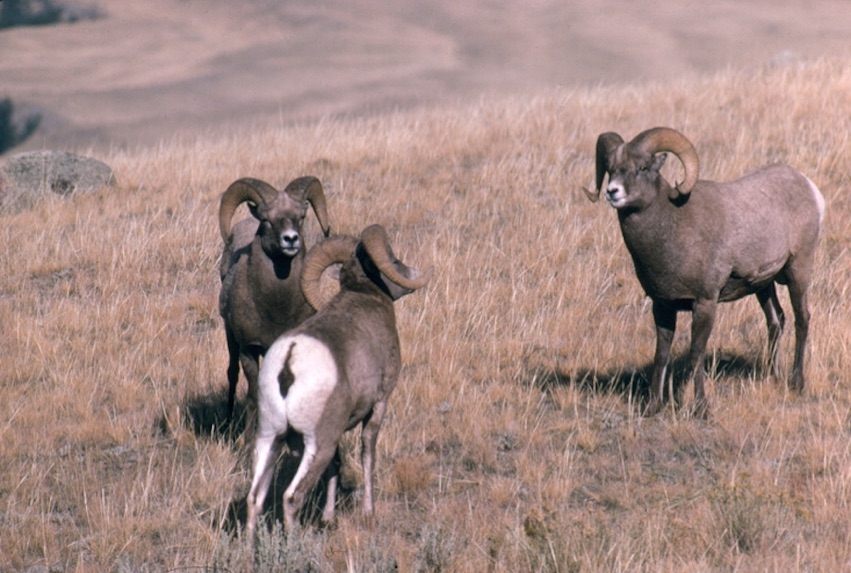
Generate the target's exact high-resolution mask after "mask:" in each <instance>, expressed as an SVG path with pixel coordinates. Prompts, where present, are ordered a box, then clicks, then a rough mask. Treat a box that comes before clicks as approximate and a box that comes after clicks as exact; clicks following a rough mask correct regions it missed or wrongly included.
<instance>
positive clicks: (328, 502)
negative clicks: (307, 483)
mask: <svg viewBox="0 0 851 573" xmlns="http://www.w3.org/2000/svg"><path fill="white" fill-rule="evenodd" d="M342 463H343V462H342V460H341V459H340V448H339V447H337V449H336V451H335V452H334V458H333V459H332V460H331V463H330V464H329V465H328V468H327V470H326V471H325V477H326V478H327V480H328V481H327V484H328V485H327V488H326V495H325V507H323V509H322V521H323V523H331V522H332V521H334V515H335V514H336V511H337V486H338V484H339V482H340V466H341V465H342Z"/></svg>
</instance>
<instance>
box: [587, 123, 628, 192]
mask: <svg viewBox="0 0 851 573" xmlns="http://www.w3.org/2000/svg"><path fill="white" fill-rule="evenodd" d="M621 144H623V138H622V137H621V136H620V135H618V134H617V133H614V132H612V131H609V132H606V133H601V134H600V136H599V137H598V138H597V151H596V153H595V160H594V163H595V164H596V166H597V180H596V182H597V187H596V191H591V190H590V189H588V188H587V187H583V188H582V190H583V191H584V192H585V196H586V197H588V199H590V200H591V202H592V203H596V202H597V201H598V200H599V199H600V190H601V189H602V187H603V178H604V177H605V176H606V173H608V172H609V156H610V155H611V154H612V153H614V151H615V149H617V148H618V146H620V145H621Z"/></svg>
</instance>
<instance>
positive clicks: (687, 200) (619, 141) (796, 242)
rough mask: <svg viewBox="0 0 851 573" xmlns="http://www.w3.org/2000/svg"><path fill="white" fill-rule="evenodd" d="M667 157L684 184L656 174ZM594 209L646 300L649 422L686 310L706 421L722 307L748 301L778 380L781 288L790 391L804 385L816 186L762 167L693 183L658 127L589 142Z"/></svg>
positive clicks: (692, 171) (792, 172) (817, 221)
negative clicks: (598, 205)
mask: <svg viewBox="0 0 851 573" xmlns="http://www.w3.org/2000/svg"><path fill="white" fill-rule="evenodd" d="M665 152H670V153H673V154H674V155H675V156H676V157H677V158H678V159H679V160H680V161H681V162H682V164H683V168H684V171H685V178H684V181H683V182H682V183H680V184H679V185H676V186H671V185H670V184H669V183H668V182H667V181H666V180H665V178H664V177H663V176H662V175H661V174H660V172H659V171H660V169H661V168H662V165H663V164H664V162H665V158H666V154H665ZM595 159H596V161H595V164H596V170H597V172H596V189H595V190H593V191H589V190H588V189H585V193H586V195H587V196H588V197H589V199H591V200H592V201H596V200H597V199H598V198H599V196H600V193H601V190H602V188H603V181H604V179H605V177H606V176H608V178H609V180H608V185H607V186H606V192H605V197H606V200H607V202H608V203H609V204H610V205H611V206H612V207H614V208H615V209H616V210H617V214H618V222H619V223H620V228H621V233H622V235H623V239H624V243H625V244H626V247H627V250H628V251H629V254H630V255H631V257H632V261H633V264H634V267H635V273H636V275H637V277H638V281H639V283H640V284H641V287H642V288H643V289H644V292H645V293H646V294H647V296H649V297H650V299H651V300H652V302H653V320H654V322H655V326H656V352H655V355H654V358H653V372H652V374H651V379H650V401H649V404H648V405H647V407H646V409H645V412H646V413H647V414H654V413H656V412H658V411H659V410H660V409H661V408H662V407H663V403H664V398H665V388H666V383H667V370H668V366H669V353H670V348H671V343H672V341H673V338H674V331H675V328H676V321H677V313H678V312H679V311H690V312H691V313H692V329H691V348H690V351H689V366H690V371H691V373H692V376H693V378H694V392H695V412H696V413H697V414H699V415H703V416H705V415H706V413H707V411H708V399H707V397H706V392H705V388H704V378H705V373H704V371H703V369H704V360H705V355H706V346H707V343H708V340H709V336H710V334H711V332H712V327H713V324H714V321H715V312H716V308H717V305H718V303H719V302H727V301H732V300H737V299H739V298H742V297H745V296H747V295H751V294H753V295H755V297H756V298H757V300H758V301H759V304H760V306H761V308H762V311H763V313H764V314H765V318H766V321H767V324H768V349H769V351H768V363H769V366H770V368H771V371H772V373H773V375H774V376H776V377H779V376H780V371H779V366H778V363H777V350H778V343H779V339H780V335H781V334H782V331H783V328H784V324H785V317H784V314H783V309H782V307H781V306H780V302H779V300H778V298H777V292H776V286H775V285H776V284H782V285H787V286H788V289H789V298H790V300H791V303H792V311H793V313H794V316H795V352H794V364H793V366H792V373H791V376H790V377H789V380H788V386H789V388H790V389H793V390H795V391H802V390H803V388H804V361H805V355H806V343H807V336H808V332H809V322H810V311H809V292H810V282H811V279H812V272H813V264H814V261H815V252H816V246H817V245H818V242H819V235H820V232H821V227H822V221H823V219H824V198H823V196H822V194H821V192H820V191H819V189H818V188H817V187H816V186H815V184H814V183H813V182H812V181H811V180H810V179H809V178H807V177H806V176H805V175H803V174H802V173H800V172H799V171H798V170H796V169H794V168H792V167H790V166H789V165H785V164H777V165H769V166H766V167H762V168H760V169H757V170H756V171H753V172H751V173H748V174H746V175H744V176H742V177H740V178H738V179H735V180H733V181H729V182H724V183H719V182H714V181H706V180H699V179H698V171H699V161H698V157H697V152H696V151H695V148H694V146H693V145H692V143H691V142H690V141H689V140H688V139H687V138H686V137H685V136H684V135H683V134H682V133H680V132H678V131H676V130H674V129H671V128H667V127H657V128H653V129H648V130H646V131H644V132H642V133H640V134H639V135H638V136H636V137H635V138H634V139H633V140H632V141H629V142H625V141H624V139H623V138H622V137H621V136H620V135H618V134H617V133H613V132H607V133H603V134H601V135H600V136H599V137H598V138H597V146H596V158H595Z"/></svg>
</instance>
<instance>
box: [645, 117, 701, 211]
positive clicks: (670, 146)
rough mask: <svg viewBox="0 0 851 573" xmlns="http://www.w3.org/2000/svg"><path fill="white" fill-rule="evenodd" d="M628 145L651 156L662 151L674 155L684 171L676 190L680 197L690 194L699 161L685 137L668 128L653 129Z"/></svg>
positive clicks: (695, 179)
mask: <svg viewBox="0 0 851 573" xmlns="http://www.w3.org/2000/svg"><path fill="white" fill-rule="evenodd" d="M630 145H636V146H638V147H639V148H641V149H643V150H644V151H646V152H647V153H649V154H651V155H655V154H656V153H661V152H663V151H670V152H671V153H673V154H674V155H676V156H677V159H679V160H680V162H681V163H682V164H683V169H684V170H685V178H684V179H683V181H682V183H678V184H677V185H676V190H677V192H678V193H679V194H681V195H688V194H689V193H691V190H692V188H693V187H694V184H695V183H697V176H698V172H699V171H700V160H699V159H698V158H697V151H695V149H694V145H692V143H691V141H689V140H688V139H687V138H686V136H685V135H683V134H682V133H680V132H679V131H677V130H675V129H671V128H670V127H654V128H652V129H648V130H646V131H643V132H641V133H639V134H638V135H636V136H635V139H633V140H632V141H631V142H630ZM672 199H676V197H672Z"/></svg>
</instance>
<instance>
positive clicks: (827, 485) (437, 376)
mask: <svg viewBox="0 0 851 573" xmlns="http://www.w3.org/2000/svg"><path fill="white" fill-rule="evenodd" d="M848 109H851V68H849V65H848V63H847V62H843V61H821V62H815V63H811V64H808V65H804V66H800V67H799V66H793V67H787V68H780V69H766V70H761V71H757V72H748V73H744V72H734V71H730V72H726V73H722V74H720V75H716V76H712V77H708V78H690V79H687V80H681V81H678V82H674V83H672V84H665V85H662V84H652V85H642V86H621V87H617V88H605V89H593V90H575V91H568V90H558V91H553V92H550V93H546V94H541V96H540V97H538V98H536V99H532V100H529V99H502V100H482V101H480V102H478V103H476V104H474V105H470V106H458V107H457V108H440V109H435V110H430V111H419V112H412V113H406V114H397V115H387V116H382V117H379V118H374V119H369V120H351V121H347V122H342V121H339V122H338V121H334V122H324V123H319V124H315V125H305V126H301V127H295V128H287V129H281V128H274V129H269V130H260V131H257V132H254V133H239V134H235V135H234V136H233V137H232V138H231V139H215V140H201V141H194V142H193V141H166V142H163V144H162V145H160V146H159V147H157V148H150V149H142V150H139V151H136V152H132V153H131V152H119V151H116V152H114V153H112V154H111V155H109V156H107V157H104V158H103V159H104V160H105V161H106V162H107V163H109V164H110V165H111V166H112V167H113V168H114V169H115V171H116V175H117V177H118V179H119V182H120V189H119V190H118V191H115V190H112V191H103V192H100V193H94V194H90V195H86V196H78V197H73V198H70V199H61V198H56V199H52V198H51V199H47V200H45V201H43V202H41V203H39V204H37V205H36V206H34V207H33V208H32V209H31V210H29V211H27V212H23V213H18V214H14V215H3V216H2V217H0V223H2V224H0V241H2V243H3V244H4V245H6V247H5V251H4V255H3V256H2V258H0V355H2V356H3V363H2V364H3V370H2V372H3V373H2V379H0V386H2V389H1V390H2V395H3V399H2V401H0V420H3V421H2V423H0V466H2V467H3V468H4V469H3V472H2V474H0V571H18V570H28V569H29V570H30V571H36V570H38V571H43V570H50V571H81V572H82V571H164V570H175V571H183V570H199V569H201V570H204V569H207V570H211V571H212V570H219V571H225V570H236V569H240V568H243V567H244V566H246V565H247V564H249V563H251V561H252V559H253V560H254V561H256V565H257V569H258V570H264V569H266V570H273V569H274V564H277V567H283V566H284V565H285V564H286V566H287V567H289V568H290V569H291V570H314V571H340V570H348V571H390V570H394V569H393V568H394V567H398V570H399V571H459V572H481V571H493V572H503V571H504V572H508V571H558V572H568V571H570V572H572V571H672V572H673V571H718V570H736V571H764V570H774V571H781V570H782V571H838V570H842V569H847V568H848V567H849V566H851V539H849V529H848V523H849V522H851V508H850V507H849V500H851V446H849V444H851V440H849V437H851V436H849V434H851V419H849V406H851V390H849V385H848V383H847V374H846V373H847V372H848V371H849V366H848V364H847V361H848V359H847V356H848V355H849V353H848V350H849V346H851V338H849V337H851V315H849V312H848V310H847V308H846V307H847V305H845V304H843V303H844V300H845V297H846V294H847V293H846V291H847V290H848V289H849V286H851V281H849V261H851V258H849V256H848V251H849V249H851V236H849V233H851V231H849V228H848V226H847V225H846V223H845V221H846V219H848V218H849V217H851V205H849V203H848V199H847V198H846V195H845V193H846V192H847V189H846V188H847V187H848V175H847V167H848V133H849V132H851V120H849V116H848ZM659 124H664V125H670V126H672V127H675V128H678V129H680V130H682V131H684V132H685V133H686V134H687V135H688V136H689V137H690V138H691V139H692V140H693V141H694V143H695V145H696V147H697V149H698V152H699V153H700V155H701V159H702V164H703V176H704V177H706V178H730V177H732V176H734V175H737V174H739V173H741V172H744V171H746V170H748V169H750V168H754V167H757V166H759V165H762V164H764V163H766V162H771V161H778V160H785V161H789V162H790V163H792V164H793V165H795V166H797V167H798V168H800V169H801V170H803V171H804V172H805V173H807V174H809V175H810V176H811V177H812V178H813V179H814V180H815V181H816V182H817V183H818V184H819V185H820V187H821V188H822V190H823V192H824V194H825V196H826V198H827V202H828V208H829V212H828V216H827V219H826V232H825V235H824V238H823V244H822V249H821V251H820V256H819V261H818V265H817V275H816V280H815V286H814V293H813V301H814V303H813V309H812V310H813V315H814V328H813V334H812V344H811V348H810V359H809V363H808V384H809V385H808V388H807V392H806V394H805V395H804V396H803V397H797V396H792V395H789V394H787V392H786V391H785V388H784V385H783V384H779V383H776V382H775V381H772V380H771V379H770V378H768V377H767V376H766V374H765V369H764V366H763V358H764V350H763V349H764V347H765V333H764V320H763V318H762V316H761V313H760V312H759V310H758V307H757V305H756V303H755V302H754V301H751V300H745V301H740V302H737V303H733V304H729V305H725V306H724V307H722V310H721V312H720V318H719V321H718V324H717V326H716V329H715V332H714V336H713V338H712V340H711V342H710V347H711V352H712V357H711V359H710V360H709V363H708V368H709V370H710V374H711V379H712V382H711V383H710V385H709V390H710V395H711V396H712V399H713V404H714V409H713V414H714V415H713V417H712V419H711V420H710V421H708V422H703V421H698V420H693V419H691V418H689V417H688V416H687V415H686V414H684V413H667V414H664V415H661V416H658V417H656V418H652V419H642V418H641V417H639V416H638V415H637V402H639V401H640V400H642V399H643V397H644V395H645V393H646V388H645V384H646V375H647V370H648V368H647V367H648V364H649V362H650V360H651V358H652V351H653V342H654V337H653V331H652V325H651V319H650V315H649V308H648V304H647V302H646V300H645V299H644V298H643V297H642V295H641V292H640V290H639V287H638V284H637V281H636V280H635V278H634V276H633V272H632V269H631V263H630V261H629V258H628V255H627V253H626V250H625V248H624V246H623V244H622V241H621V239H620V235H619V231H618V229H617V225H616V220H615V216H614V214H613V213H612V212H611V210H610V209H608V208H607V207H604V206H601V205H599V204H598V205H592V204H590V203H588V202H587V201H586V200H585V198H584V197H583V195H582V193H580V192H579V187H580V186H582V185H588V184H590V183H591V181H592V178H593V164H592V163H593V156H592V153H593V145H594V141H595V138H596V136H597V134H598V133H600V132H601V131H607V130H610V129H615V130H617V131H619V132H621V133H622V134H623V135H624V136H625V137H631V136H632V135H634V134H636V133H637V132H638V131H640V130H642V129H644V128H647V127H650V126H653V125H659ZM670 163H674V162H670ZM306 173H311V174H315V175H317V176H319V177H320V178H321V179H322V181H323V182H324V183H325V185H326V190H327V194H328V197H329V206H330V210H331V216H332V218H333V220H334V226H335V228H336V230H337V231H339V232H348V233H356V232H358V231H359V230H360V229H361V228H363V227H364V226H365V225H366V224H367V223H373V222H377V223H382V224H384V225H385V226H387V227H388V229H389V231H390V233H391V236H392V237H393V240H394V243H395V244H396V245H397V246H398V249H397V250H398V251H399V252H400V254H401V255H402V256H403V258H405V260H407V261H410V262H411V263H412V264H415V265H420V266H423V267H425V266H429V265H434V266H435V267H436V270H437V272H436V275H435V278H434V279H433V281H432V283H431V284H430V286H429V287H428V288H427V289H424V290H423V291H420V292H418V293H416V294H415V295H412V296H410V297H407V298H405V299H403V300H402V301H400V302H399V303H398V305H397V312H398V319H399V324H400V334H401V338H402V346H403V360H404V364H405V367H404V371H403V375H402V379H401V381H400V385H399V388H398V389H397V390H396V393H395V394H394V396H393V397H392V399H391V403H390V413H389V416H388V419H387V421H386V423H385V426H384V429H383V431H382V435H381V437H380V438H379V461H378V467H377V485H378V491H377V495H378V498H377V508H376V519H375V520H374V521H372V522H365V521H364V520H363V519H362V518H361V516H360V514H359V499H358V495H357V491H356V490H355V488H356V487H357V486H359V485H360V484H361V477H360V475H359V471H360V470H359V464H358V463H357V462H356V460H357V455H358V454H357V449H358V447H357V445H358V440H357V436H356V435H355V436H351V437H349V438H347V440H346V442H345V447H346V455H345V470H344V472H345V473H344V477H345V479H344V482H345V484H344V485H346V486H347V487H348V494H347V495H346V496H344V499H343V500H342V506H343V507H342V508H341V511H340V512H339V518H338V523H337V525H336V526H335V527H333V528H331V529H328V530H317V529H316V528H313V527H311V528H308V529H307V531H306V533H304V534H303V535H297V536H291V537H290V538H289V539H287V538H286V535H284V534H282V533H281V531H280V528H279V527H271V528H270V529H269V530H268V531H264V532H263V538H262V539H261V540H260V541H259V542H258V548H259V549H258V554H257V556H255V557H254V558H252V556H250V555H247V553H246V551H245V545H244V543H243V542H242V540H241V539H240V538H239V536H238V535H237V534H236V533H235V532H234V528H233V523H234V520H233V515H234V514H236V515H238V514H239V513H240V507H241V500H242V498H243V497H244V495H245V493H246V491H247V488H248V483H249V479H250V476H249V474H248V464H247V460H246V454H245V449H246V446H245V444H244V443H243V442H242V440H241V439H239V438H236V439H233V438H231V437H229V436H226V435H223V434H222V433H221V432H220V431H219V429H218V427H217V425H216V424H217V422H218V420H220V417H221V414H222V412H223V410H224V387H225V372H224V370H225V365H226V352H225V344H224V333H223V330H222V327H221V321H220V319H219V318H218V314H217V294H218V277H217V274H216V263H217V258H218V255H219V251H220V245H219V238H218V230H217V225H216V222H215V213H216V209H217V199H218V197H219V194H220V193H221V192H222V190H224V189H225V187H226V186H227V185H228V184H229V183H230V182H231V181H232V180H234V179H236V178H237V177H240V176H244V175H251V176H255V177H260V178H264V179H267V180H269V181H272V182H274V183H277V184H283V183H286V182H287V181H288V180H289V179H291V178H292V177H294V176H296V175H300V174H306ZM675 175H676V173H672V176H675ZM312 234H313V235H315V234H316V231H315V227H314V228H313V230H312ZM784 295H785V292H784ZM783 300H784V304H785V306H786V308H787V309H788V308H789V305H788V299H786V298H785V297H784V299H783ZM687 331H688V320H687V319H683V320H681V334H680V336H678V339H677V346H676V349H677V351H678V352H679V353H682V351H683V350H684V348H685V344H686V343H687V339H688V337H687V335H686V334H685V333H686V332H687ZM792 338H793V337H792V336H791V335H790V334H789V333H787V336H786V337H785V338H784V341H783V344H782V348H781V356H782V359H783V363H784V365H785V366H786V367H787V368H788V365H789V362H790V360H791V343H792ZM241 390H242V388H241ZM686 395H687V396H688V398H689V399H690V389H689V392H688V393H687V394H686ZM279 494H280V492H278V493H276V494H275V496H278V495H279Z"/></svg>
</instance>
